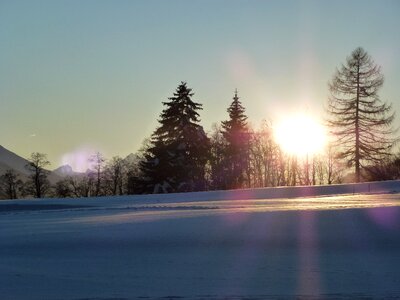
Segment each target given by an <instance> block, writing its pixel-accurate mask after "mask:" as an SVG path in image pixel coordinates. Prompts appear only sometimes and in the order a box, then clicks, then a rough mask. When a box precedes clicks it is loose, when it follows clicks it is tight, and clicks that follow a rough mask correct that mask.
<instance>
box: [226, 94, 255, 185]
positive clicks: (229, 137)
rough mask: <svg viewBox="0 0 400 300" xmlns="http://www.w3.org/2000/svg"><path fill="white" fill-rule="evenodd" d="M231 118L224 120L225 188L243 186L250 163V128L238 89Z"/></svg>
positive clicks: (230, 114)
mask: <svg viewBox="0 0 400 300" xmlns="http://www.w3.org/2000/svg"><path fill="white" fill-rule="evenodd" d="M227 112H228V114H229V120H227V121H222V134H223V136H224V138H225V140H226V148H225V163H224V166H225V175H224V177H225V188H228V189H235V188H241V187H243V184H244V182H245V180H246V172H247V171H248V165H249V139H250V134H249V129H248V125H247V116H246V114H245V108H244V107H243V106H242V103H241V102H240V101H239V97H238V94H237V90H236V91H235V95H234V97H233V101H232V103H231V105H230V106H229V107H228V109H227Z"/></svg>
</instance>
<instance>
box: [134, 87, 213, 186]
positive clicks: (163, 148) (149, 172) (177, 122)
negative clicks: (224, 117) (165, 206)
mask: <svg viewBox="0 0 400 300" xmlns="http://www.w3.org/2000/svg"><path fill="white" fill-rule="evenodd" d="M193 95H194V94H193V93H192V89H190V88H188V87H187V85H186V82H182V83H181V84H180V85H179V86H178V88H177V89H176V91H175V93H174V95H173V97H171V98H169V101H168V102H163V104H164V105H165V106H166V108H165V109H164V110H163V111H162V113H161V115H160V119H159V123H160V126H159V127H158V128H157V129H156V130H155V132H154V133H153V135H152V137H151V141H150V146H149V148H148V149H147V152H146V154H145V155H144V156H145V158H144V160H143V161H142V163H141V164H140V169H141V173H142V177H143V181H142V183H143V185H144V192H154V193H157V192H183V191H198V190H203V189H204V187H205V164H206V162H207V158H208V152H209V140H208V138H207V136H206V134H205V132H204V130H203V127H202V126H201V125H199V122H200V119H199V113H198V111H199V110H201V109H202V105H201V104H199V103H196V102H194V101H193V100H192V97H193Z"/></svg>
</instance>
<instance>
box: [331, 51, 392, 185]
mask: <svg viewBox="0 0 400 300" xmlns="http://www.w3.org/2000/svg"><path fill="white" fill-rule="evenodd" d="M382 84H383V75H382V74H381V68H380V67H379V66H378V65H376V64H375V62H374V61H373V60H372V59H371V57H370V56H369V55H368V53H367V52H366V51H365V50H364V49H362V48H357V49H355V50H354V51H353V52H352V53H351V56H350V57H348V58H347V60H346V63H345V64H344V65H342V66H341V68H340V69H339V70H337V71H336V74H335V75H334V76H333V79H332V81H331V83H330V84H329V88H330V92H331V97H330V99H329V102H328V108H327V110H328V113H329V120H328V125H329V126H330V128H331V131H332V133H333V134H334V135H335V137H336V141H337V142H336V146H337V147H338V152H339V157H340V158H343V159H345V160H346V162H347V164H348V166H354V168H355V176H356V181H357V182H360V180H361V173H362V172H361V170H362V169H363V168H366V167H367V166H368V165H369V164H376V163H378V162H380V161H382V160H383V159H385V158H386V157H387V156H388V155H389V154H390V150H391V148H392V146H393V142H394V139H393V138H392V134H393V130H392V128H391V124H392V122H393V119H394V113H392V112H391V105H388V104H386V103H384V102H382V101H381V100H380V99H379V96H378V91H379V89H380V88H381V87H382Z"/></svg>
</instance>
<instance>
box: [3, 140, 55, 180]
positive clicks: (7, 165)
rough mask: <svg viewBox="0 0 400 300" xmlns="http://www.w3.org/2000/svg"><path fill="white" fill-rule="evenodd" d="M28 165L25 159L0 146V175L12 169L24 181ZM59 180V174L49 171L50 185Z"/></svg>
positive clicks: (27, 174) (28, 173)
mask: <svg viewBox="0 0 400 300" xmlns="http://www.w3.org/2000/svg"><path fill="white" fill-rule="evenodd" d="M28 163H29V161H28V160H27V159H25V158H23V157H21V156H19V155H17V154H15V153H14V152H11V151H10V150H8V149H6V148H4V147H3V146H1V145H0V175H2V174H4V172H5V171H6V170H9V169H12V170H14V171H15V172H16V173H17V174H18V175H20V177H21V179H22V180H24V181H25V180H26V179H27V177H28V176H29V175H30V172H29V170H28V169H27V168H26V167H25V166H26V165H27V164H28ZM61 178H62V176H60V175H59V174H57V173H55V172H51V171H49V176H48V179H49V181H50V183H52V184H54V183H56V182H57V181H59V180H60V179H61Z"/></svg>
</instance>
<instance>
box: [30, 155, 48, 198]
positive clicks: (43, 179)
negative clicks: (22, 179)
mask: <svg viewBox="0 0 400 300" xmlns="http://www.w3.org/2000/svg"><path fill="white" fill-rule="evenodd" d="M28 161H29V163H28V164H27V165H26V168H27V169H28V170H29V171H30V172H31V173H32V174H31V176H30V186H29V187H28V189H29V191H30V192H31V193H32V194H33V195H34V196H35V197H36V198H42V197H43V196H44V195H45V193H46V192H47V191H48V190H49V188H50V183H49V181H48V180H47V175H48V171H47V170H45V167H46V166H48V165H50V162H49V161H48V160H47V156H46V154H43V153H38V152H33V153H32V154H31V157H30V158H29V159H28Z"/></svg>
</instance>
